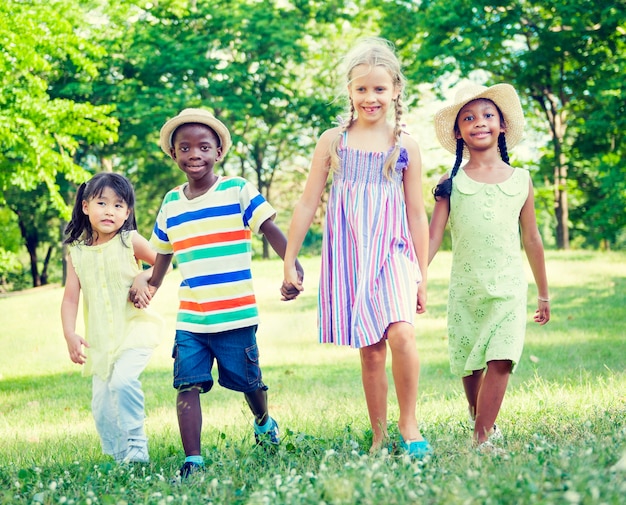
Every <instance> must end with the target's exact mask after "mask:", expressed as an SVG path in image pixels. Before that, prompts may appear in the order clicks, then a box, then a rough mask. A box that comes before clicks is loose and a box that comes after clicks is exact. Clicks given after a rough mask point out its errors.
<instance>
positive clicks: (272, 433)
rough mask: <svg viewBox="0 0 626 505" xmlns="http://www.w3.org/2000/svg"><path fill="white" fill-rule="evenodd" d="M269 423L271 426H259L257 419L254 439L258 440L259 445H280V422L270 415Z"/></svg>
mask: <svg viewBox="0 0 626 505" xmlns="http://www.w3.org/2000/svg"><path fill="white" fill-rule="evenodd" d="M267 424H269V426H267V425H263V426H259V425H258V424H257V423H256V421H255V422H254V439H255V440H256V443H257V445H266V444H271V445H279V444H280V432H279V431H278V423H277V422H276V421H274V419H272V418H271V417H270V418H269V420H268V421H267ZM261 430H265V431H261Z"/></svg>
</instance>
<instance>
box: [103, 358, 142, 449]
mask: <svg viewBox="0 0 626 505" xmlns="http://www.w3.org/2000/svg"><path fill="white" fill-rule="evenodd" d="M152 353H153V349H147V348H141V349H128V350H127V351H124V352H123V353H122V355H121V356H120V357H119V359H118V360H117V361H116V362H115V364H114V365H113V371H112V372H111V375H110V376H109V378H108V380H106V381H103V380H102V379H100V378H99V377H96V376H95V375H94V376H93V379H92V397H91V411H92V413H93V417H94V419H95V421H96V429H97V430H98V435H100V441H101V443H102V451H103V452H104V453H105V454H110V455H112V456H113V457H114V458H115V459H116V460H117V461H121V460H122V459H123V458H124V456H125V455H126V452H127V450H128V439H129V437H130V436H132V437H133V438H138V437H145V435H144V432H143V424H144V418H145V412H144V395H143V391H142V389H141V382H140V381H139V376H140V375H141V372H143V371H144V369H145V368H146V366H147V365H148V361H150V358H151V357H152Z"/></svg>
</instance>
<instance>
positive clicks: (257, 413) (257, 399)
mask: <svg viewBox="0 0 626 505" xmlns="http://www.w3.org/2000/svg"><path fill="white" fill-rule="evenodd" d="M244 396H245V397H246V402H248V406H249V407H250V410H251V411H252V413H253V414H254V419H255V420H256V423H257V424H258V425H259V426H263V425H264V424H265V423H266V422H267V420H268V419H269V416H268V414H267V386H261V387H260V388H258V389H256V390H255V391H253V392H252V393H245V394H244Z"/></svg>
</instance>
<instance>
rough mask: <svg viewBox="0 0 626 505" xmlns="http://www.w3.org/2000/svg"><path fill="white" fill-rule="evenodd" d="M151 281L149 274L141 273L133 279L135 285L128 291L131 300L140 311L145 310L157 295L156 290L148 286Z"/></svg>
mask: <svg viewBox="0 0 626 505" xmlns="http://www.w3.org/2000/svg"><path fill="white" fill-rule="evenodd" d="M149 280H150V277H149V274H148V272H146V271H144V272H141V273H140V274H139V275H137V276H136V277H135V278H134V279H133V285H132V286H131V287H130V289H129V290H128V298H129V300H130V301H131V302H132V303H133V305H135V307H137V308H138V309H145V308H146V307H147V306H148V305H149V304H150V300H152V297H153V296H154V293H156V288H155V287H154V286H150V285H149V284H148V281H149Z"/></svg>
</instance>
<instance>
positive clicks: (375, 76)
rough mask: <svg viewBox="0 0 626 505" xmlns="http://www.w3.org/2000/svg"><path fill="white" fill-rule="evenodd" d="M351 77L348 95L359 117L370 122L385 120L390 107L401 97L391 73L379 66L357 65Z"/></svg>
mask: <svg viewBox="0 0 626 505" xmlns="http://www.w3.org/2000/svg"><path fill="white" fill-rule="evenodd" d="M350 76H351V81H350V83H349V84H348V94H349V96H350V98H351V100H352V104H353V105H354V109H355V110H356V112H357V114H358V117H359V118H363V119H366V120H370V121H375V120H379V119H381V118H382V119H385V118H386V116H387V111H388V109H389V105H390V104H391V103H392V102H393V100H395V99H396V98H398V95H399V90H397V89H396V88H395V87H394V84H393V79H392V78H391V75H390V74H389V71H388V70H387V69H386V68H384V67H379V66H374V67H372V66H370V65H357V66H356V67H354V68H353V69H352V73H351V74H350Z"/></svg>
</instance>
